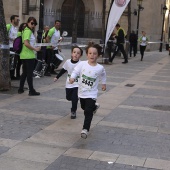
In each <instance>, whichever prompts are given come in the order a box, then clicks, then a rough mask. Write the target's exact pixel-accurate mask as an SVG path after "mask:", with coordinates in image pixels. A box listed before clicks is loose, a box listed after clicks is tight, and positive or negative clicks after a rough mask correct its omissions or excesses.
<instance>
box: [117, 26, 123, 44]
mask: <svg viewBox="0 0 170 170" xmlns="http://www.w3.org/2000/svg"><path fill="white" fill-rule="evenodd" d="M116 39H117V44H123V43H125V34H124V31H123V29H122V28H119V30H118V35H117V36H116Z"/></svg>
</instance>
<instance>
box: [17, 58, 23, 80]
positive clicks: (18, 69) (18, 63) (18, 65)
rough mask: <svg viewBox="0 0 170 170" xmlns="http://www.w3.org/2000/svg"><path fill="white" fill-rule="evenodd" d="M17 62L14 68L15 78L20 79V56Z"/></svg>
mask: <svg viewBox="0 0 170 170" xmlns="http://www.w3.org/2000/svg"><path fill="white" fill-rule="evenodd" d="M17 57H18V62H17V67H16V76H17V77H20V69H21V65H22V60H21V59H20V56H19V55H18V56H17Z"/></svg>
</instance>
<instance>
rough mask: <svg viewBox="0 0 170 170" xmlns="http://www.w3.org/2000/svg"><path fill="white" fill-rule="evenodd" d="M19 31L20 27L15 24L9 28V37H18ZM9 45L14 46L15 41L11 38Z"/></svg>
mask: <svg viewBox="0 0 170 170" xmlns="http://www.w3.org/2000/svg"><path fill="white" fill-rule="evenodd" d="M17 33H18V28H17V27H14V26H13V25H12V26H11V29H10V30H9V34H8V35H9V38H11V39H15V38H16V37H17ZM9 45H10V47H13V41H12V40H9Z"/></svg>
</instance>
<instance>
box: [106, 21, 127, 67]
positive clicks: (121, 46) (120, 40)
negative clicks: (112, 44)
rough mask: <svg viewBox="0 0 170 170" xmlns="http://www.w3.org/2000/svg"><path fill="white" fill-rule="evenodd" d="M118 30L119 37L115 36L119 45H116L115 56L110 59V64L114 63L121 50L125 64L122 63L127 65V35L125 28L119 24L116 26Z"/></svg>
mask: <svg viewBox="0 0 170 170" xmlns="http://www.w3.org/2000/svg"><path fill="white" fill-rule="evenodd" d="M116 29H117V35H116V36H115V38H116V40H117V43H116V45H117V48H115V51H114V53H113V56H112V57H110V58H109V63H112V61H113V59H114V58H115V56H116V54H117V53H118V52H119V50H120V51H121V53H122V54H123V57H124V62H122V63H123V64H126V63H128V57H127V55H126V52H125V49H124V43H125V35H126V34H125V31H124V30H123V28H121V27H120V25H119V24H116Z"/></svg>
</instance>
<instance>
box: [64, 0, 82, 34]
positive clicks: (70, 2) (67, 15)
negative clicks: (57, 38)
mask: <svg viewBox="0 0 170 170" xmlns="http://www.w3.org/2000/svg"><path fill="white" fill-rule="evenodd" d="M75 1H76V0H65V1H64V2H63V5H62V8H61V24H62V30H64V31H67V32H68V36H72V29H73V18H74V6H75ZM84 21H85V6H84V3H83V1H82V0H79V9H78V24H77V37H83V36H84Z"/></svg>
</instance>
